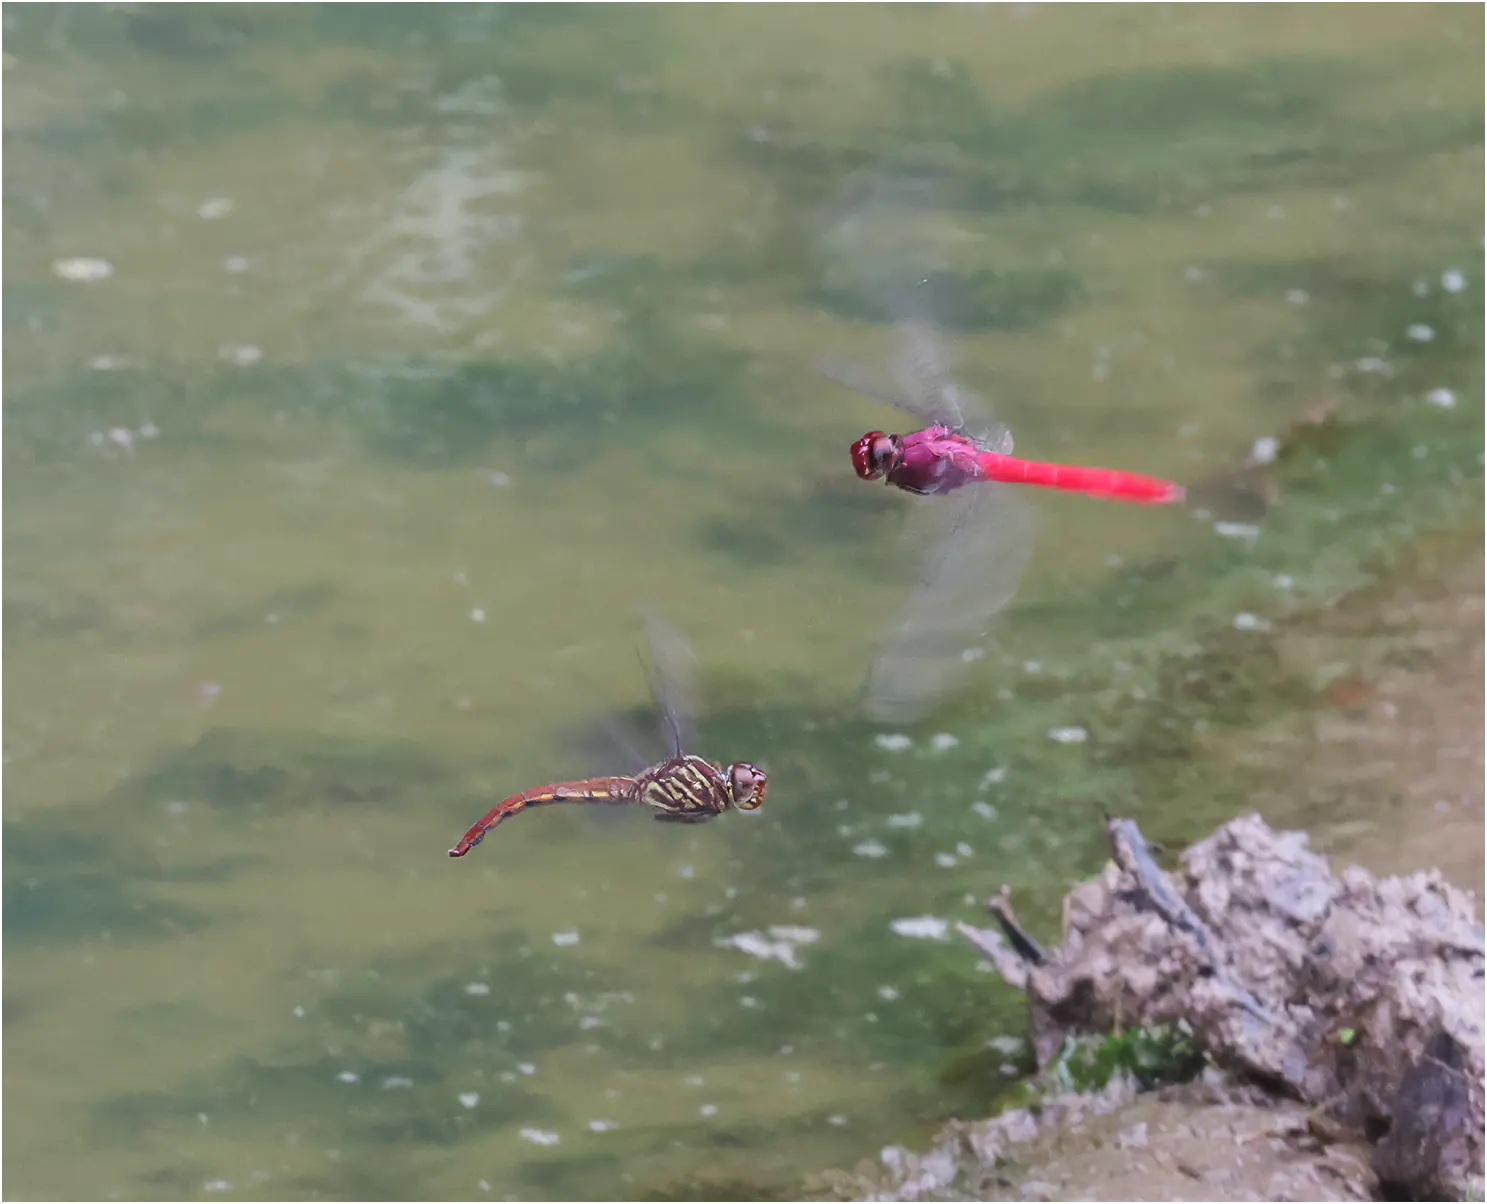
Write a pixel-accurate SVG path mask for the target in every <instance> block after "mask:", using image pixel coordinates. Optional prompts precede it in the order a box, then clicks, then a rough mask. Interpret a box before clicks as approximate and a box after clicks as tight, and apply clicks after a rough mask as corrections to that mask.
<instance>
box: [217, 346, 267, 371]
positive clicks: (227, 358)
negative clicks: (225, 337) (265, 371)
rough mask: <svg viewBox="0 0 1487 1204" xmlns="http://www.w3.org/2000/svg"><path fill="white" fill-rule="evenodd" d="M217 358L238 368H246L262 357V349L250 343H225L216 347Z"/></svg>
mask: <svg viewBox="0 0 1487 1204" xmlns="http://www.w3.org/2000/svg"><path fill="white" fill-rule="evenodd" d="M217 358H218V359H219V360H223V361H224V362H226V363H229V364H236V365H237V366H238V367H239V368H248V367H251V366H252V365H253V364H256V363H258V361H259V360H261V359H263V349H262V348H260V347H254V346H253V345H252V344H251V343H227V344H225V345H224V346H222V347H218V348H217Z"/></svg>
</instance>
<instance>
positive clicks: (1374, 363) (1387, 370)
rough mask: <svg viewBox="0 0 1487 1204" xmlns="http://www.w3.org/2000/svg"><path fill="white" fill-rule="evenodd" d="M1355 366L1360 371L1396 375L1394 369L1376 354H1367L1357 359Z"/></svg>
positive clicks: (1380, 374)
mask: <svg viewBox="0 0 1487 1204" xmlns="http://www.w3.org/2000/svg"><path fill="white" fill-rule="evenodd" d="M1353 367H1355V368H1356V369H1358V371H1359V372H1372V373H1375V374H1377V375H1379V376H1392V375H1394V369H1393V368H1391V367H1390V366H1389V365H1388V363H1387V362H1386V361H1384V360H1382V359H1380V358H1379V357H1378V356H1376V355H1365V356H1364V357H1363V358H1362V359H1360V360H1357V361H1355V362H1354V364H1353Z"/></svg>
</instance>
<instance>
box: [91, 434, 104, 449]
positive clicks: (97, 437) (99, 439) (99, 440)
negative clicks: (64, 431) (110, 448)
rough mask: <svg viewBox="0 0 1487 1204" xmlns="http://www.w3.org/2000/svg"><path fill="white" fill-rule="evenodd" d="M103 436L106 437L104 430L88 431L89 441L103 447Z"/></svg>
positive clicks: (95, 445)
mask: <svg viewBox="0 0 1487 1204" xmlns="http://www.w3.org/2000/svg"><path fill="white" fill-rule="evenodd" d="M103 438H104V436H103V432H102V431H89V432H88V442H89V443H91V444H92V445H93V446H94V447H102V446H103Z"/></svg>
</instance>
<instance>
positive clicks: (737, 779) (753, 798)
mask: <svg viewBox="0 0 1487 1204" xmlns="http://www.w3.org/2000/svg"><path fill="white" fill-rule="evenodd" d="M768 788H769V776H768V775H767V774H766V773H765V772H764V770H762V769H760V768H759V767H758V766H757V765H750V764H749V763H748V762H747V761H739V762H737V763H736V764H734V765H730V766H729V767H728V793H729V794H731V795H732V796H733V805H734V806H735V807H737V808H738V809H739V810H740V811H753V810H755V809H756V808H757V807H758V806H759V804H760V803H762V802H763V801H764V792H765V791H766V790H767V789H768Z"/></svg>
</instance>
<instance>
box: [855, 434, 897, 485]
mask: <svg viewBox="0 0 1487 1204" xmlns="http://www.w3.org/2000/svg"><path fill="white" fill-rule="evenodd" d="M898 457H899V438H898V436H897V435H885V434H884V433H883V432H882V431H868V433H867V434H865V435H864V436H862V438H861V439H859V440H857V442H856V443H854V444H852V468H853V470H854V471H855V472H856V473H857V475H858V476H859V477H861V478H862V479H863V480H864V481H876V480H877V479H878V478H879V477H881V476H883V475H884V474H885V473H887V472H888V470H889V469H891V468H892V467H893V465H894V464H895V462H896V461H897V460H898Z"/></svg>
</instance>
